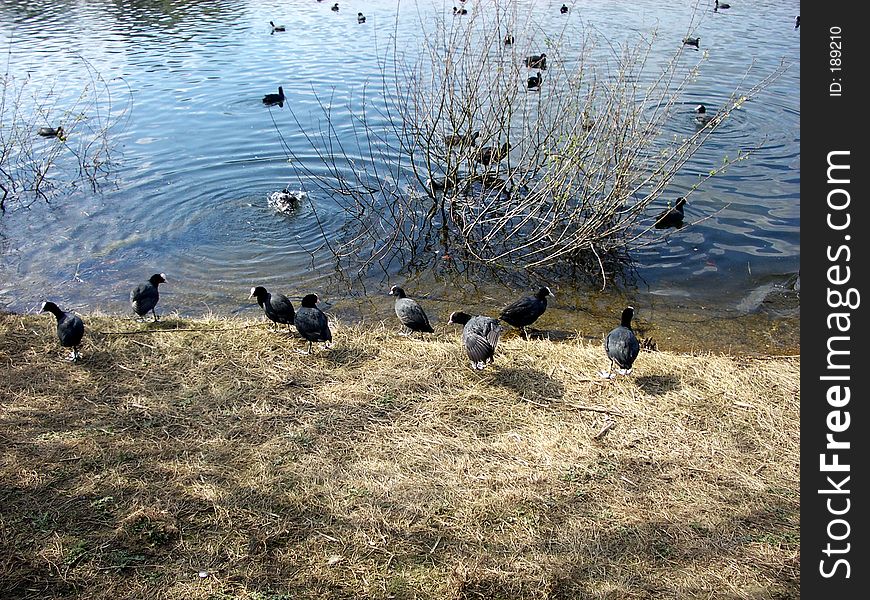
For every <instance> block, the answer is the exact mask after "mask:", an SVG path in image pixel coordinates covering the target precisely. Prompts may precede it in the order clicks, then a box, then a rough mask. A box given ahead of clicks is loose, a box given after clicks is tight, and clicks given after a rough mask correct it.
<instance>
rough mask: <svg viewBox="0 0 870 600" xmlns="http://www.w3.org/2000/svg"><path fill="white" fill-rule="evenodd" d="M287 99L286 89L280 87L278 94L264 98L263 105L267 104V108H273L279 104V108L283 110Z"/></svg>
mask: <svg viewBox="0 0 870 600" xmlns="http://www.w3.org/2000/svg"><path fill="white" fill-rule="evenodd" d="M285 98H286V96H285V95H284V88H283V87H281V86H280V85H279V86H278V93H277V94H266V95H265V96H263V104H265V105H266V106H273V105H275V104H277V105H278V106H281V107H282V108H283V106H284V99H285Z"/></svg>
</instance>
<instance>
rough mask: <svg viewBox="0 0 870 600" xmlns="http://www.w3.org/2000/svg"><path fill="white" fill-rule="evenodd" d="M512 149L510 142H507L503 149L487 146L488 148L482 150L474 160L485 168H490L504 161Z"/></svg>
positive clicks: (476, 154)
mask: <svg viewBox="0 0 870 600" xmlns="http://www.w3.org/2000/svg"><path fill="white" fill-rule="evenodd" d="M510 149H511V145H510V144H509V143H508V142H505V143H504V144H502V145H501V148H495V147H493V146H487V147H486V148H480V149H479V150H478V151H477V152H476V153H475V155H474V160H476V161H477V162H479V163H480V164H482V165H484V166H489V165H490V164H492V163H497V162H498V161H500V160H502V159H503V158H504V157H505V156H507V155H508V151H509V150H510Z"/></svg>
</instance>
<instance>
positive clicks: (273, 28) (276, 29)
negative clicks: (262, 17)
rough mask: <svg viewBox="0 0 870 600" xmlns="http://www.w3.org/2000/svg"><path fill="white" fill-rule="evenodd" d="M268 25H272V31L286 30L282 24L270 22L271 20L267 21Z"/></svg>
mask: <svg viewBox="0 0 870 600" xmlns="http://www.w3.org/2000/svg"><path fill="white" fill-rule="evenodd" d="M269 25H271V26H272V32H273V33H274V32H276V31H287V30H286V29H285V28H284V26H283V25H275V23H274V22H272V21H269Z"/></svg>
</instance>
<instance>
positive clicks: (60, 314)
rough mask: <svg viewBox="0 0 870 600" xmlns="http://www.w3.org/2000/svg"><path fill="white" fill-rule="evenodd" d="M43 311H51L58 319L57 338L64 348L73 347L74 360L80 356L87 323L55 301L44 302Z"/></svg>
mask: <svg viewBox="0 0 870 600" xmlns="http://www.w3.org/2000/svg"><path fill="white" fill-rule="evenodd" d="M41 312H50V313H51V314H53V315H54V318H55V319H57V339H58V340H60V345H61V346H63V347H64V348H72V349H73V354H72V360H78V358H79V346H80V345H81V343H82V337H84V335H85V323H84V321H82V319H81V317H79V316H78V315H76V314H73V313H68V312H64V311H62V310H61V309H60V307H58V305H57V304H55V303H54V302H43V303H42V310H41Z"/></svg>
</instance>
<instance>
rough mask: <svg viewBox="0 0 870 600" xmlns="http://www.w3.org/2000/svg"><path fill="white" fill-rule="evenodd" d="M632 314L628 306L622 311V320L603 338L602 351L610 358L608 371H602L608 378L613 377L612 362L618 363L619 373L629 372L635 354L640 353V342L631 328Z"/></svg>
mask: <svg viewBox="0 0 870 600" xmlns="http://www.w3.org/2000/svg"><path fill="white" fill-rule="evenodd" d="M633 316H634V308H633V307H631V306H629V307H628V308H626V309H625V310H624V311H622V321H621V323H620V325H619V327H616V328H615V329H613V331H611V332H610V333H608V334H607V337H606V338H604V351H605V352H606V353H607V358H609V359H610V371H609V372H607V373H602V375H603V376H604V377H606V378H608V379H610V378H611V377H613V363H616V364H617V365H619V368H620V369H621V370H620V374H622V375H628V374H629V373H631V366H632V365H633V364H634V361H635V359H636V358H637V355H638V354H639V353H640V343H639V342H638V341H637V336H636V335H634V331H632V329H631V318H632V317H633Z"/></svg>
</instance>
